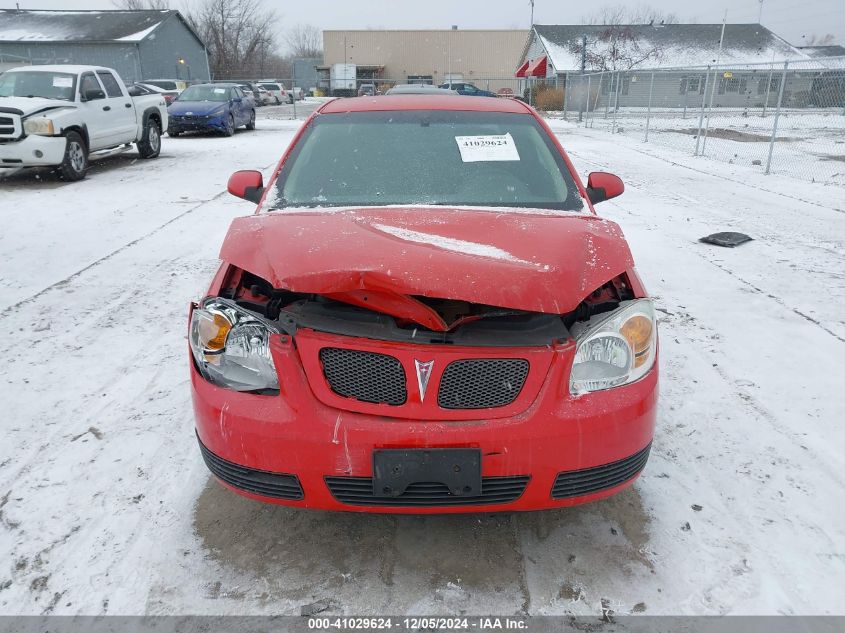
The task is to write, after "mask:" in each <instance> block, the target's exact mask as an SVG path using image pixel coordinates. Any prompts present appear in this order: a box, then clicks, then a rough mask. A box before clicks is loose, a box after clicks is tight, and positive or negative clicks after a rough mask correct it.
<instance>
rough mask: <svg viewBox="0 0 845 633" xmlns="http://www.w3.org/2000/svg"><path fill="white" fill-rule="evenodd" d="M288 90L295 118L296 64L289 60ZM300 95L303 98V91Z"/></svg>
mask: <svg viewBox="0 0 845 633" xmlns="http://www.w3.org/2000/svg"><path fill="white" fill-rule="evenodd" d="M290 75H291V78H290V91H291V94H292V95H293V118H294V120H296V64H294V63H293V62H291V65H290ZM302 97H303V98H305V93H303V94H302Z"/></svg>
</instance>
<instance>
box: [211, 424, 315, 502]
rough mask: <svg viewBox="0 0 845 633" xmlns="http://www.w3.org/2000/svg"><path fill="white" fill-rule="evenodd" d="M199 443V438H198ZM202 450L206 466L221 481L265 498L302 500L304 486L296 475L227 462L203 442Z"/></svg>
mask: <svg viewBox="0 0 845 633" xmlns="http://www.w3.org/2000/svg"><path fill="white" fill-rule="evenodd" d="M197 440H198V441H199V438H197ZM199 444H200V450H201V451H202V458H203V459H204V460H205V465H206V466H208V469H209V470H210V471H211V472H212V474H213V475H214V476H215V477H217V478H218V479H220V480H221V481H223V482H225V483H227V484H229V485H230V486H233V487H235V488H239V489H241V490H245V491H246V492H251V493H253V494H256V495H262V496H264V497H275V498H276V499H302V498H303V497H304V495H303V494H302V486H301V485H300V484H299V478H298V477H297V476H296V475H285V474H283V473H271V472H267V471H265V470H255V469H253V468H247V467H246V466H240V465H238V464H233V463H232V462H227V461H226V460H225V459H222V458H220V457H218V456H217V455H215V454H214V453H212V452H211V451H210V450H208V449H207V448H206V447H205V446H204V445H203V443H202V442H200V443H199Z"/></svg>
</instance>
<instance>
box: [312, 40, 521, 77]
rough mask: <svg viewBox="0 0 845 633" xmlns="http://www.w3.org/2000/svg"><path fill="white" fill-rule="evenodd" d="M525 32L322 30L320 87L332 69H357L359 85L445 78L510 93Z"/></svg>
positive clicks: (319, 68) (319, 69)
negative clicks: (343, 66) (349, 66)
mask: <svg viewBox="0 0 845 633" xmlns="http://www.w3.org/2000/svg"><path fill="white" fill-rule="evenodd" d="M528 34H529V31H527V30H485V31H475V30H461V29H450V30H432V31H386V30H366V31H323V64H324V65H323V66H320V67H318V71H319V73H320V77H321V80H322V81H321V83H322V87H324V88H327V87H328V84H329V82H328V80H329V69H330V68H331V66H332V65H333V64H344V63H346V64H355V65H356V66H357V80H358V83H359V84H361V83H370V82H375V83H377V84H394V83H409V82H410V83H417V82H418V83H432V84H435V85H437V84H440V83H443V82H444V81H446V80H447V79H448V78H449V73H450V72H451V76H452V80H453V81H468V82H472V83H474V84H475V85H476V86H478V87H479V88H483V89H485V90H493V91H496V90H499V89H500V88H513V87H514V86H515V83H514V79H513V78H514V71H515V70H516V68H517V66H518V65H519V61H520V57H521V55H522V52H523V50H524V48H525V46H526V42H527V41H528Z"/></svg>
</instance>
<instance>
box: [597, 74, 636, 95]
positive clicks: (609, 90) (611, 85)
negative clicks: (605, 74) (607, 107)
mask: <svg viewBox="0 0 845 633" xmlns="http://www.w3.org/2000/svg"><path fill="white" fill-rule="evenodd" d="M630 87H631V78H630V77H619V76H618V75H613V74H611V75H610V77H609V78H608V79H603V80H602V82H601V93H602V94H603V95H607V94H612V95H616V91H617V90H618V91H619V94H620V95H626V94H628V89H629V88H630Z"/></svg>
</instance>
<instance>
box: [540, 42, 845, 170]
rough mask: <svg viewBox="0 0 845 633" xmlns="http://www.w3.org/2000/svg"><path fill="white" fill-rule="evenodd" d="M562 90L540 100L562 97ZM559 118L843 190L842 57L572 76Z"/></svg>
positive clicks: (844, 103) (844, 121) (844, 99)
mask: <svg viewBox="0 0 845 633" xmlns="http://www.w3.org/2000/svg"><path fill="white" fill-rule="evenodd" d="M560 83H561V82H560V80H558V81H557V82H555V83H554V84H551V83H550V82H548V81H547V82H545V84H542V89H540V90H538V92H537V95H536V101H537V102H538V105H539V104H540V102H541V101H543V98H542V96H541V95H542V91H559V90H560V88H559V85H560ZM563 83H564V90H563V92H564V94H563V107H562V110H561V112H560V114H559V115H560V116H563V117H564V118H565V119H567V120H570V121H577V122H579V124H581V125H583V126H585V127H588V128H595V129H601V130H605V131H607V132H609V133H611V134H623V135H625V136H631V137H634V138H638V139H640V140H642V141H643V142H647V143H658V144H660V145H665V146H668V147H672V148H675V149H678V150H681V151H683V152H684V153H688V154H689V155H692V156H706V157H709V158H713V159H716V160H721V161H725V162H728V163H733V164H738V165H745V166H747V167H751V168H754V169H757V170H759V171H761V172H763V173H766V174H769V173H774V174H779V173H780V174H789V175H791V176H796V177H798V178H802V179H806V180H811V181H814V182H823V183H827V184H836V185H841V186H845V57H842V58H837V57H830V58H820V59H815V60H807V61H798V62H795V61H792V62H771V63H769V64H761V65H744V66H742V67H741V68H724V67H722V68H720V67H715V66H707V67H696V68H676V69H660V70H654V71H650V70H627V71H619V72H605V73H591V74H584V75H580V74H577V75H576V74H570V75H568V76H567V77H564V81H563Z"/></svg>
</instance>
